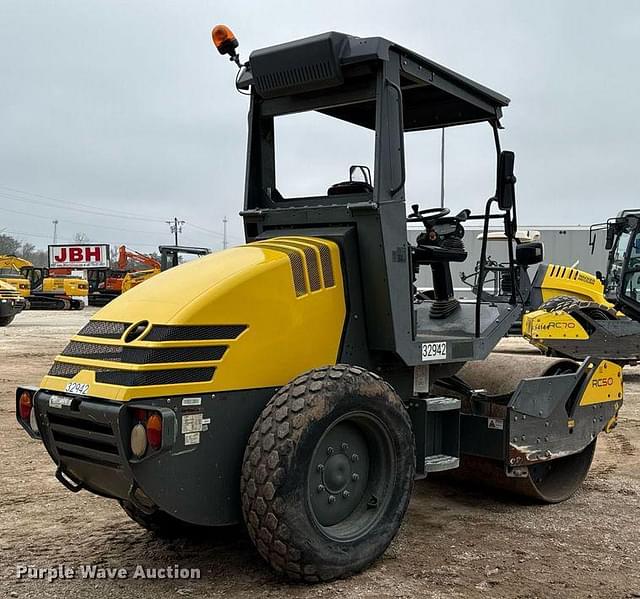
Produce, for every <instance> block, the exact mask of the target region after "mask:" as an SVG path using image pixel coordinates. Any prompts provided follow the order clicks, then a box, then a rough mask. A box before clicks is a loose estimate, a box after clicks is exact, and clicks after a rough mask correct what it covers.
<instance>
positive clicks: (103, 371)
mask: <svg viewBox="0 0 640 599" xmlns="http://www.w3.org/2000/svg"><path fill="white" fill-rule="evenodd" d="M81 370H89V371H91V372H95V373H96V375H95V376H96V383H105V384H108V385H120V386H122V387H143V386H145V385H176V384H180V383H208V382H209V381H211V379H212V378H213V374H214V373H215V371H216V369H215V368H214V367H207V368H171V369H164V370H144V371H131V370H117V369H115V368H98V367H93V366H82V365H80V364H66V363H65V362H54V363H53V366H52V367H51V369H50V370H49V376H57V377H62V378H67V379H71V378H73V377H74V376H75V375H76V374H78V373H79V372H80V371H81Z"/></svg>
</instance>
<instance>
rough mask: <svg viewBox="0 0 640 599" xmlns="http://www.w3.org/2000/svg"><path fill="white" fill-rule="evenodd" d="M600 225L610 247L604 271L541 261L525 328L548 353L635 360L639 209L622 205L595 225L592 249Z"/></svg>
mask: <svg viewBox="0 0 640 599" xmlns="http://www.w3.org/2000/svg"><path fill="white" fill-rule="evenodd" d="M602 229H605V230H606V241H605V249H606V250H608V251H609V255H608V261H607V268H606V274H605V275H603V274H602V273H601V272H597V273H596V274H595V276H594V275H592V274H590V273H586V272H583V271H580V270H577V269H575V268H570V267H566V266H560V265H555V264H550V265H541V266H540V268H539V269H538V272H537V273H536V276H535V277H534V280H533V289H532V294H531V300H530V302H529V303H530V306H531V307H532V311H530V312H528V313H527V314H525V315H524V316H523V320H522V334H523V336H524V337H525V338H526V339H528V340H529V341H530V342H531V343H532V344H533V345H535V346H536V347H538V348H539V349H540V350H541V351H543V353H545V354H547V355H550V356H561V357H568V358H572V359H575V360H581V359H584V358H585V357H586V356H599V357H602V358H606V359H608V360H613V361H615V362H617V363H620V364H633V363H637V362H638V361H639V360H640V279H639V277H640V211H638V210H624V211H622V212H621V213H620V214H619V215H618V216H616V217H615V218H611V219H609V220H608V221H607V222H606V223H598V224H596V225H593V226H592V227H591V231H590V245H591V247H592V249H593V247H594V245H595V241H596V232H597V231H598V230H602ZM536 307H537V309H536Z"/></svg>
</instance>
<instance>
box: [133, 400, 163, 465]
mask: <svg viewBox="0 0 640 599" xmlns="http://www.w3.org/2000/svg"><path fill="white" fill-rule="evenodd" d="M133 420H134V425H133V427H132V428H131V452H132V453H133V455H134V456H135V457H137V458H141V457H142V456H144V454H145V453H146V451H147V447H151V448H152V449H160V447H161V446H162V416H161V415H160V414H159V413H158V412H148V411H147V410H143V409H141V408H135V409H134V410H133Z"/></svg>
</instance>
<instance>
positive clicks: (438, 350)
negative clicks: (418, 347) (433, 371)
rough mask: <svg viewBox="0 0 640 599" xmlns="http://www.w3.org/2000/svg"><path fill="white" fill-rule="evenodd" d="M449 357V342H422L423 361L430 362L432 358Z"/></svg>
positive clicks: (442, 358)
mask: <svg viewBox="0 0 640 599" xmlns="http://www.w3.org/2000/svg"><path fill="white" fill-rule="evenodd" d="M446 359H447V342H446V341H436V342H434V343H423V344H422V361H423V362H429V361H431V360H446Z"/></svg>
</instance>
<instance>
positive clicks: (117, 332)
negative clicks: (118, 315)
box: [78, 320, 131, 339]
mask: <svg viewBox="0 0 640 599" xmlns="http://www.w3.org/2000/svg"><path fill="white" fill-rule="evenodd" d="M129 326H131V323H130V322H111V321H109V320H90V321H89V322H88V323H87V324H86V325H84V327H82V329H80V332H79V333H78V335H82V336H83V337H101V338H104V339H120V337H122V334H123V333H124V332H125V330H126V329H127V327H129Z"/></svg>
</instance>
